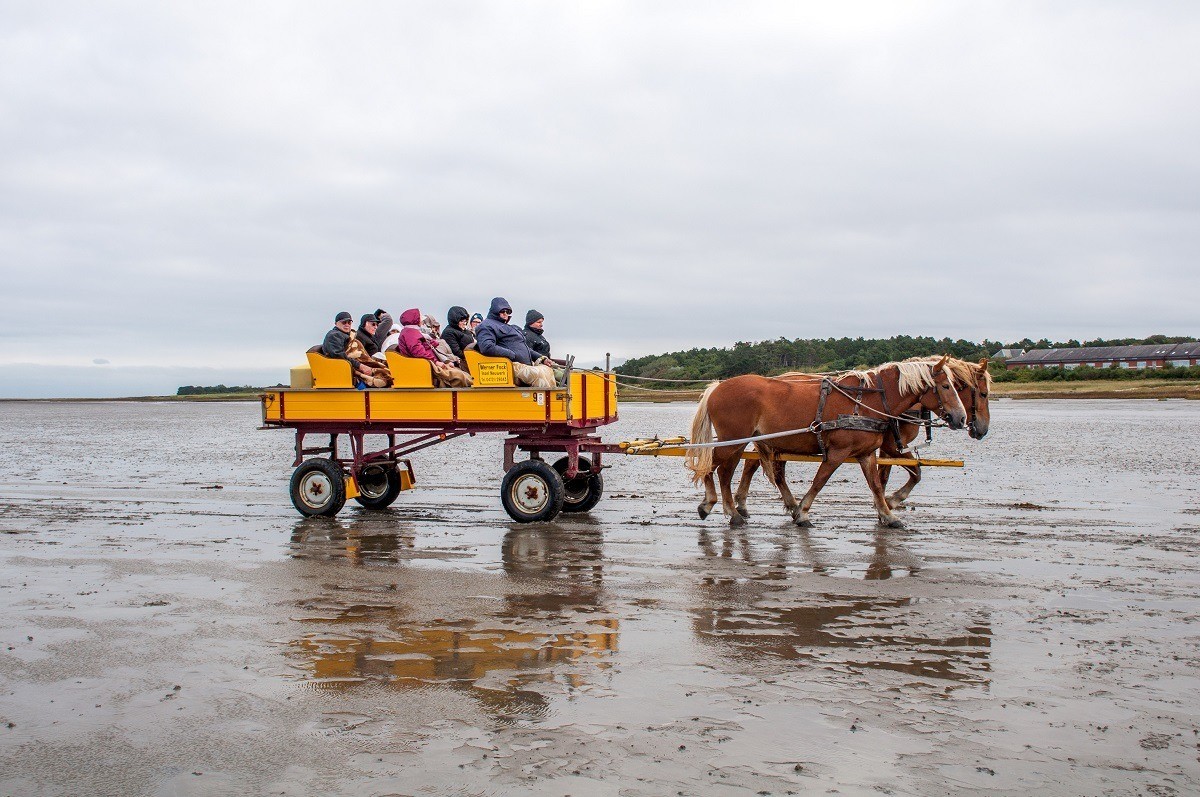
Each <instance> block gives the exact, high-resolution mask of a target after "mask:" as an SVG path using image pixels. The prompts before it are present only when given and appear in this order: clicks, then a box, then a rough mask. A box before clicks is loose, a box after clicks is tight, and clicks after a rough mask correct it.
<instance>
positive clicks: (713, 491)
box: [696, 472, 717, 520]
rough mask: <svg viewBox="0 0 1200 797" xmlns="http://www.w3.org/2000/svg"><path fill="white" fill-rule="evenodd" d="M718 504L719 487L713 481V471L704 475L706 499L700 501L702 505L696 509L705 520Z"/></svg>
mask: <svg viewBox="0 0 1200 797" xmlns="http://www.w3.org/2000/svg"><path fill="white" fill-rule="evenodd" d="M716 505H717V487H716V485H715V484H714V483H713V475H712V473H711V472H709V474H708V475H707V476H705V477H704V500H703V501H701V502H700V506H698V507H696V511H697V512H699V513H700V519H701V520H704V519H705V518H706V517H708V515H709V513H710V512H712V509H713V507H714V506H716Z"/></svg>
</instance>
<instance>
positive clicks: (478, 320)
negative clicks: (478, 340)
mask: <svg viewBox="0 0 1200 797" xmlns="http://www.w3.org/2000/svg"><path fill="white" fill-rule="evenodd" d="M482 323H483V316H481V315H480V314H479V313H472V314H471V320H470V322H468V324H467V326H469V327H470V328H471V334H472V335H474V334H475V330H477V329H479V325H480V324H482Z"/></svg>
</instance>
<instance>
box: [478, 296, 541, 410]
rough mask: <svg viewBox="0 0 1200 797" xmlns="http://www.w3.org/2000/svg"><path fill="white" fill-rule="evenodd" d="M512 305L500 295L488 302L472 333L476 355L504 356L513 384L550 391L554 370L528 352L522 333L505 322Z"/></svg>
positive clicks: (538, 356) (516, 327)
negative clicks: (510, 364) (486, 310)
mask: <svg viewBox="0 0 1200 797" xmlns="http://www.w3.org/2000/svg"><path fill="white" fill-rule="evenodd" d="M510 318H512V305H510V304H509V303H508V300H507V299H505V298H504V297H502V296H497V297H496V298H495V299H492V304H491V307H490V308H489V309H488V314H487V318H485V319H484V320H483V323H482V324H480V325H479V328H478V329H477V330H475V343H476V346H477V347H478V348H479V353H480V354H482V355H484V356H485V357H504V358H505V359H508V360H512V364H513V377H514V378H515V379H516V381H517V384H521V385H528V386H529V387H540V388H552V387H554V386H555V382H554V371H552V370H551V369H550V367H549V366H548V365H542V364H541V361H542V360H544V359H546V358H545V357H543V356H542V355H540V354H537V353H536V352H533V351H530V349H529V346H528V345H527V344H526V343H525V332H524V331H523V330H522V329H521V328H520V327H518V326H515V325H513V324H510V323H509V319H510Z"/></svg>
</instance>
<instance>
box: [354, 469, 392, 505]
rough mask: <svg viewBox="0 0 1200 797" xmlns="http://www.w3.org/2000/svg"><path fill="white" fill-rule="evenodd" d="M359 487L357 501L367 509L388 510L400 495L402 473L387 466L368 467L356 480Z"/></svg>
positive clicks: (359, 473)
mask: <svg viewBox="0 0 1200 797" xmlns="http://www.w3.org/2000/svg"><path fill="white" fill-rule="evenodd" d="M354 481H355V483H356V484H357V485H358V495H357V496H356V497H355V499H354V500H355V501H358V502H359V503H360V504H362V505H363V506H365V507H366V508H367V509H387V508H388V507H389V506H391V505H392V502H394V501H395V500H396V496H398V495H400V472H399V471H397V470H396V469H395V468H394V467H388V466H387V465H379V464H374V465H367V466H366V467H365V468H363V469H362V470H360V471H359V472H358V477H357V478H356V479H355V480H354Z"/></svg>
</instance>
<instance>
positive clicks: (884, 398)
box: [686, 357, 966, 528]
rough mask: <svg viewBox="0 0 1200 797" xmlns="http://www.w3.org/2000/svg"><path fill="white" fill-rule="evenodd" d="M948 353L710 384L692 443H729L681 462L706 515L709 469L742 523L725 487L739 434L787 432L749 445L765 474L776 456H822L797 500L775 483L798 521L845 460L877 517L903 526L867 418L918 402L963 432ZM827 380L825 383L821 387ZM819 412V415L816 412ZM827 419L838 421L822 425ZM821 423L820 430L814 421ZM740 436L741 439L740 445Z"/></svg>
mask: <svg viewBox="0 0 1200 797" xmlns="http://www.w3.org/2000/svg"><path fill="white" fill-rule="evenodd" d="M947 359H948V358H945V357H943V358H942V359H941V360H939V361H938V362H937V363H936V364H930V363H927V362H907V363H887V364H885V365H881V366H880V367H878V368H875V369H872V370H870V371H853V372H850V373H848V374H845V375H843V376H840V377H838V378H836V379H830V380H824V379H822V380H820V381H817V380H812V381H804V382H790V381H785V380H780V379H771V378H769V377H765V376H753V375H748V376H738V377H734V378H733V379H730V380H728V381H725V382H718V383H715V384H713V385H710V386H709V387H708V388H707V389H706V390H705V391H704V394H703V395H702V396H701V398H700V405H699V406H698V407H697V409H696V415H695V417H694V418H693V419H692V442H693V443H698V444H705V443H709V442H711V441H713V432H714V429H715V432H716V434H717V436H718V437H719V438H720V439H721V440H728V441H730V444H729V445H727V446H717V447H715V448H700V449H691V450H690V451H689V453H688V456H687V459H686V466H687V467H688V469H689V470H691V471H692V473H693V477H692V478H693V480H694V481H701V480H702V481H703V482H704V501H703V502H702V503H701V504H700V506H699V507H698V509H699V512H700V517H701V518H706V517H708V514H709V513H710V512H711V511H712V508H713V507H714V506H715V505H716V502H717V493H716V489H715V485H714V480H713V471H714V470H715V471H716V472H717V475H718V476H720V478H721V506H722V508H723V509H724V510H725V512H726V513H727V514H728V515H729V516H730V517H729V523H730V525H731V526H741V525H743V524H745V522H746V520H745V517H744V516H743V515H742V514H741V513H740V512H738V509H737V507H736V506H735V504H734V501H733V495H732V493H731V491H730V481H731V480H732V478H733V471H734V470H735V469H736V468H737V464H738V463H739V462H740V461H741V456H742V452H743V451H744V450H745V449H746V445H747V441H746V440H745V439H744V438H748V437H757V436H761V435H769V434H776V433H780V432H790V431H792V430H795V434H788V435H784V436H780V437H776V438H772V439H770V440H759V441H757V442H756V443H755V447H756V448H757V449H758V454H759V457H760V458H762V460H763V462H764V463H767V467H769V468H770V472H771V473H775V472H776V469H775V468H774V467H772V466H773V465H775V464H776V463H775V460H774V457H775V455H776V454H822V455H823V457H824V461H823V462H822V463H821V465H820V467H818V468H817V475H816V476H815V477H814V479H813V483H812V486H811V487H810V488H809V490H808V492H807V493H806V494H805V496H804V500H803V501H802V502H799V503H798V502H797V501H796V499H795V498H794V497H793V496H792V494H791V491H790V490H789V489H788V486H787V483H786V482H785V481H783V480H782V479H781V480H779V481H778V483H777V485H776V486H778V487H779V490H780V492H781V493H782V494H783V499H784V505H785V506H786V507H787V508H788V509H789V510H790V511H791V513H792V519H793V520H795V522H796V524H797V525H800V526H810V525H812V524H811V522H810V521H809V519H808V512H809V509H811V508H812V504H813V501H814V500H816V497H817V493H819V492H820V491H821V488H822V487H824V486H825V483H826V482H827V481H829V477H830V476H832V475H833V472H834V471H835V470H837V468H838V466H839V465H841V464H842V463H843V462H845V461H846V460H848V459H854V460H857V461H858V464H859V467H860V468H862V472H863V477H864V478H865V479H866V481H867V486H868V487H870V489H871V494H872V497H873V499H874V503H875V511H876V512H877V513H878V515H879V522H880V523H881V524H883V525H885V526H891V527H892V528H903V526H904V524H903V523H901V522H900V520H899V519H898V518H897V517H896V516H895V515H893V514H892V511H891V508H890V507H889V506H888V504H887V501H886V499H885V498H884V495H883V486H882V484H881V483H880V481H879V465H878V462H877V457H876V453H875V452H876V451H877V450H878V449H879V447H880V446H881V445H883V431H884V426H885V424H882V423H878V424H876V425H875V426H874V427H872V425H871V422H870V419H874V420H875V421H883V420H885V419H890V418H891V417H893V416H897V415H900V414H901V413H903V412H905V411H907V410H909V409H911V408H912V407H914V406H916V405H917V404H921V405H922V406H925V407H928V408H929V409H931V410H935V411H937V412H938V413H939V415H941V416H943V417H944V418H945V420H946V422H947V423H948V424H949V425H950V428H952V429H961V428H962V427H963V424H964V423H965V420H966V410H964V409H963V405H962V401H961V400H960V399H959V397H958V392H957V391H956V390H955V389H954V384H953V379H952V378H951V376H950V373H949V371H948V370H947V369H946V368H945V363H946V360H947ZM825 383H828V385H829V386H828V387H825V388H823V387H822V385H823V384H825ZM818 415H820V417H818ZM830 419H837V421H836V422H831V423H824V422H827V421H829V420H830ZM821 423H824V426H823V427H822V428H818V424H821ZM739 441H740V442H739Z"/></svg>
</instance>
